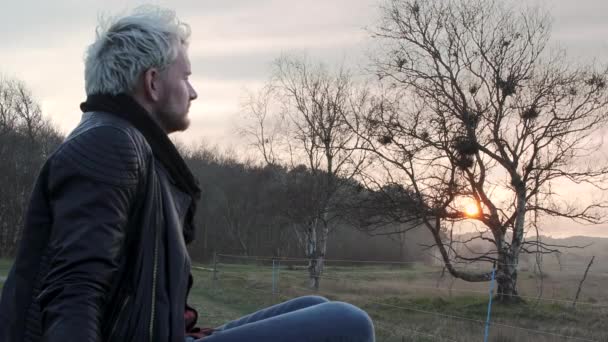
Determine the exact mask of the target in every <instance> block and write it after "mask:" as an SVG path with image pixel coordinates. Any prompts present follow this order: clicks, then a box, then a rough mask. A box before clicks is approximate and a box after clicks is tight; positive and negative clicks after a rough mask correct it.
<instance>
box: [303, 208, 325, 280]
mask: <svg viewBox="0 0 608 342" xmlns="http://www.w3.org/2000/svg"><path fill="white" fill-rule="evenodd" d="M306 238H307V241H306V256H307V257H308V258H309V262H308V276H309V280H310V288H311V289H315V290H318V289H319V275H320V273H319V266H318V262H319V260H318V256H317V220H314V221H313V222H311V224H310V226H309V227H308V232H307V234H306ZM321 262H322V260H321Z"/></svg>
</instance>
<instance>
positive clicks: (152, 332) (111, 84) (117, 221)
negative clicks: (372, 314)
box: [0, 7, 373, 342]
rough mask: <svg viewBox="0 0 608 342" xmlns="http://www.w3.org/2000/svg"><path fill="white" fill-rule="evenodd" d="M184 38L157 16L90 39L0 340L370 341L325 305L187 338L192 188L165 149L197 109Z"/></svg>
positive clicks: (351, 312)
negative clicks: (82, 92)
mask: <svg viewBox="0 0 608 342" xmlns="http://www.w3.org/2000/svg"><path fill="white" fill-rule="evenodd" d="M189 36H190V29H189V26H188V25H187V24H185V23H183V22H180V21H179V19H177V17H176V16H175V13H174V12H173V11H170V10H165V9H160V8H156V7H140V8H138V9H136V10H135V11H134V12H133V13H132V14H131V15H128V16H125V17H122V18H117V19H114V20H113V21H111V22H109V23H107V24H106V25H102V26H101V27H99V28H98V30H97V37H96V40H95V42H94V43H93V44H92V45H90V46H89V48H88V50H87V55H86V59H85V88H86V93H87V100H86V102H84V103H82V105H81V109H82V110H83V112H84V114H83V116H82V121H81V122H80V124H79V125H78V127H76V129H74V131H73V132H72V133H71V134H70V135H69V136H68V138H67V139H66V141H65V142H64V143H63V144H62V145H61V146H60V147H59V148H58V150H57V151H56V152H55V153H54V154H53V155H52V156H51V157H50V158H49V160H48V161H47V162H46V163H45V165H44V166H43V168H42V170H41V173H40V175H39V178H38V180H37V183H36V185H35V188H34V191H33V193H32V197H31V200H30V204H29V207H28V210H27V213H26V220H25V227H24V229H23V234H22V240H21V242H20V245H19V250H18V252H17V257H16V260H15V264H14V265H13V268H12V269H11V272H10V274H9V276H8V278H7V281H6V283H5V284H4V288H3V293H2V298H1V300H0V341H2V342H4V341H19V342H21V341H47V342H55V341H62V342H69V341H74V342H84V341H91V342H92V341H163V342H165V341H172V342H183V341H185V340H186V339H188V340H193V339H194V337H187V336H196V338H203V340H205V341H208V340H209V341H211V342H213V341H217V342H228V341H245V340H251V341H254V340H255V341H296V340H297V339H302V340H307V341H316V340H327V341H329V340H332V338H333V339H335V340H342V341H343V340H349V341H350V340H353V341H372V340H373V327H372V324H371V321H370V320H369V317H368V316H367V315H366V314H365V313H364V312H363V311H361V310H360V309H358V308H355V307H353V306H351V305H349V304H345V303H335V302H328V301H327V300H326V299H324V298H321V297H302V298H297V299H294V300H291V301H288V302H286V303H283V304H279V305H277V306H274V307H271V308H267V309H265V310H262V311H259V312H256V313H254V314H252V315H249V316H246V317H243V318H241V319H239V320H237V321H233V322H230V323H227V324H225V325H223V326H221V327H218V328H216V329H213V330H200V329H196V328H194V324H195V321H196V316H197V314H196V311H194V310H193V309H191V308H190V307H189V306H187V305H186V299H187V296H188V291H189V288H190V286H191V282H192V278H191V276H190V259H189V257H188V254H187V251H186V247H185V246H186V244H187V243H189V242H190V241H192V239H193V232H194V224H193V218H194V212H195V204H196V201H197V199H198V198H199V195H200V189H199V188H198V186H197V182H196V181H195V179H194V177H193V175H192V174H191V173H190V171H189V170H188V168H187V166H186V164H185V163H184V161H183V159H182V158H181V156H180V155H179V153H178V152H177V150H176V149H175V147H174V145H173V144H172V143H171V141H170V140H169V138H168V134H170V133H172V132H176V131H183V130H185V129H187V128H188V126H189V124H190V120H189V118H188V115H187V113H188V109H189V107H190V102H191V101H193V100H195V99H196V97H197V94H196V91H195V90H194V88H193V87H192V85H191V84H190V82H189V80H188V77H189V75H190V73H191V70H190V61H189V59H188V55H187V45H188V39H189ZM211 332H213V333H212V334H211ZM209 334H211V335H210V336H208V335H209ZM204 336H207V337H204Z"/></svg>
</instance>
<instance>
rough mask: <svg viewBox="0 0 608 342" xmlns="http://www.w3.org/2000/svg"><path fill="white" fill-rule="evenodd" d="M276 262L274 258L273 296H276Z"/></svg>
mask: <svg viewBox="0 0 608 342" xmlns="http://www.w3.org/2000/svg"><path fill="white" fill-rule="evenodd" d="M275 272H276V271H275V260H274V258H272V294H273V295H274V294H276V274H275Z"/></svg>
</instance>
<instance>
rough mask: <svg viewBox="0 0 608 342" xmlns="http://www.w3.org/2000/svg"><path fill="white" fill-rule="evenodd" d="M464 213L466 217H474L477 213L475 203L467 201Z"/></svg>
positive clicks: (477, 209)
mask: <svg viewBox="0 0 608 342" xmlns="http://www.w3.org/2000/svg"><path fill="white" fill-rule="evenodd" d="M464 213H465V214H466V215H467V216H468V217H476V216H477V215H479V208H477V204H475V203H467V205H466V206H465V207H464Z"/></svg>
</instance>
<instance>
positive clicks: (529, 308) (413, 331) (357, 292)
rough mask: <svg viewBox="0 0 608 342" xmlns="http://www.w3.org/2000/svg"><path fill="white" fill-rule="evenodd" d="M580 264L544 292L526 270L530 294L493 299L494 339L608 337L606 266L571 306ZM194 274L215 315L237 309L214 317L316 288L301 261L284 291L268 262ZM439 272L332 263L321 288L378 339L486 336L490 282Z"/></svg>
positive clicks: (524, 290)
mask: <svg viewBox="0 0 608 342" xmlns="http://www.w3.org/2000/svg"><path fill="white" fill-rule="evenodd" d="M582 272H584V270H583V271H582ZM582 272H580V274H579V273H577V272H565V271H561V272H553V273H548V274H547V276H546V277H545V279H544V281H543V285H544V290H543V297H542V298H540V300H537V296H538V289H539V287H538V286H539V282H538V279H537V277H536V276H535V275H534V274H533V273H530V272H522V273H521V274H520V277H519V288H520V292H521V294H522V295H524V296H526V302H525V303H524V304H521V305H493V307H492V320H491V321H492V323H493V325H491V326H490V335H489V341H517V342H520V341H535V342H545V341H546V342H548V341H577V340H583V341H585V340H591V341H608V320H606V317H607V316H608V296H607V293H606V291H604V290H603V289H602V284H607V282H606V280H608V279H607V275H606V274H590V276H589V277H588V278H587V281H586V282H585V285H584V287H583V291H582V295H581V298H580V299H579V301H580V303H579V305H577V307H576V309H573V308H572V307H571V304H570V303H571V301H572V298H573V297H574V295H575V293H576V288H577V286H578V283H579V281H580V276H581V275H582ZM195 276H196V279H197V285H196V286H197V290H196V293H197V294H196V296H197V297H198V298H208V299H209V300H213V305H209V306H207V307H206V308H205V309H204V311H205V312H207V313H209V314H210V315H212V316H215V313H214V312H215V310H216V308H221V307H223V306H224V305H225V306H227V307H230V308H232V310H233V312H234V316H233V317H227V316H224V317H221V318H222V320H223V321H218V320H215V319H214V317H209V318H208V322H209V325H214V324H221V323H223V322H224V321H225V319H232V318H237V317H238V316H240V315H242V314H246V313H249V312H251V311H253V310H255V309H256V308H261V307H264V306H267V305H270V304H272V303H276V302H280V301H282V300H285V299H288V298H292V297H295V296H300V295H305V294H311V293H312V291H310V290H309V289H308V287H307V284H308V280H307V275H306V273H305V271H304V270H302V269H298V268H296V269H294V270H288V269H286V268H282V269H281V270H280V273H279V282H278V283H279V289H280V294H279V295H272V294H271V291H272V271H271V266H270V265H259V266H256V265H220V280H218V281H217V282H215V284H214V283H213V282H212V281H211V274H210V273H209V272H198V271H197V274H196V275H195ZM440 276H441V269H440V268H436V267H427V266H421V265H417V266H413V267H410V268H405V269H399V268H396V269H395V268H388V267H383V266H375V267H360V268H357V267H328V268H327V272H326V274H325V277H324V278H323V280H322V286H321V291H320V292H319V293H318V294H321V295H324V296H326V297H328V298H330V299H333V300H342V301H347V302H350V303H353V304H356V305H358V306H360V307H362V308H363V309H365V310H366V311H367V312H368V313H369V314H370V316H371V317H372V318H373V319H374V321H375V323H376V330H377V337H378V341H442V340H446V341H482V340H483V334H484V325H485V319H486V314H487V304H488V298H489V293H488V292H489V284H488V283H477V284H471V283H466V282H463V281H460V280H454V279H451V278H449V277H447V276H445V277H443V278H441V277H440ZM213 284H214V285H213ZM212 285H213V286H215V289H214V290H212V289H211V288H212ZM254 294H255V295H254ZM241 304H243V306H242V307H241Z"/></svg>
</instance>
